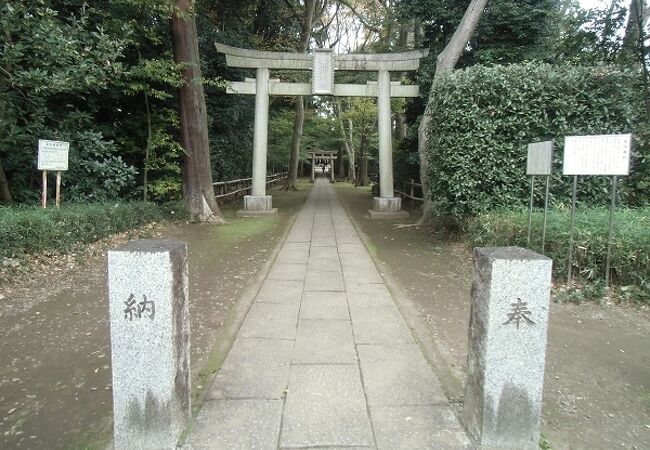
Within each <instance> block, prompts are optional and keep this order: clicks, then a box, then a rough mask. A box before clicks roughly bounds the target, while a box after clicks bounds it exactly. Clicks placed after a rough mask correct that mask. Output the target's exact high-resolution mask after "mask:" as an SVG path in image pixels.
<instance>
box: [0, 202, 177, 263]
mask: <svg viewBox="0 0 650 450" xmlns="http://www.w3.org/2000/svg"><path fill="white" fill-rule="evenodd" d="M188 217H189V215H188V213H187V210H186V209H185V207H184V206H183V205H182V204H180V203H170V204H166V205H157V204H154V203H144V202H127V203H90V204H83V205H82V204H78V205H74V204H71V205H66V206H64V207H62V208H60V209H57V208H50V209H41V208H36V207H29V208H25V207H4V208H0V242H2V245H1V246H0V258H1V257H8V258H15V257H22V256H24V255H27V254H31V253H38V252H44V251H56V252H65V251H69V250H71V249H74V248H75V247H76V246H77V245H78V244H84V243H85V244H87V243H91V242H94V241H97V240H99V239H101V238H104V237H107V236H109V235H111V234H114V233H121V232H124V231H128V230H131V229H133V228H136V227H139V226H142V225H145V224H147V223H151V222H157V221H163V220H170V219H185V218H188Z"/></svg>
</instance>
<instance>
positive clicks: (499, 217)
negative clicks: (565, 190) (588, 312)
mask: <svg viewBox="0 0 650 450" xmlns="http://www.w3.org/2000/svg"><path fill="white" fill-rule="evenodd" d="M570 221H571V214H570V211H569V210H568V209H566V208H564V209H559V210H558V209H555V210H551V211H550V212H549V216H548V227H547V232H546V245H545V249H544V250H545V251H544V253H545V254H546V255H547V256H548V257H550V258H552V259H553V271H554V275H555V277H556V279H566V273H567V264H568V261H567V258H568V254H569V230H570ZM542 223H543V213H542V211H541V210H536V211H535V213H534V214H533V233H532V236H531V248H532V249H533V250H536V251H540V250H541V235H542V231H541V230H542ZM608 224H609V209H607V208H585V209H581V210H578V211H577V213H576V223H575V231H574V255H573V273H574V274H575V276H576V277H577V278H578V279H583V280H590V281H597V280H603V278H604V274H605V257H606V254H607V235H608ZM613 230H614V232H613V237H612V257H611V268H612V280H613V281H614V283H615V284H617V285H620V286H637V287H638V288H639V289H641V291H642V292H643V293H644V294H643V296H644V298H645V301H646V302H650V208H648V207H646V208H634V209H629V208H620V209H617V211H616V213H615V216H614V228H613ZM466 232H467V236H468V238H469V241H470V243H471V244H472V245H473V246H478V247H484V246H508V245H518V246H521V247H526V246H527V237H528V211H527V210H525V209H519V210H499V211H493V212H490V213H484V214H479V215H478V216H476V217H475V218H473V219H472V220H470V221H469V223H468V227H467V230H466Z"/></svg>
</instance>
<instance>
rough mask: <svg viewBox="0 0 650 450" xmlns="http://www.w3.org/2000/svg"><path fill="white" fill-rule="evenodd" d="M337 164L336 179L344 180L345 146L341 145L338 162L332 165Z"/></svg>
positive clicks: (337, 155) (337, 157)
mask: <svg viewBox="0 0 650 450" xmlns="http://www.w3.org/2000/svg"><path fill="white" fill-rule="evenodd" d="M334 165H336V177H335V179H336V181H342V180H345V165H344V161H343V147H341V146H339V151H338V153H337V154H336V164H332V166H334Z"/></svg>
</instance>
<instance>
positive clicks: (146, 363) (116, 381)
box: [108, 240, 191, 449]
mask: <svg viewBox="0 0 650 450" xmlns="http://www.w3.org/2000/svg"><path fill="white" fill-rule="evenodd" d="M108 301H109V312H110V328H111V362H112V371H113V422H114V424H113V430H114V446H115V448H116V449H126V448H137V449H161V448H170V449H171V448H176V444H177V442H178V439H179V437H180V435H181V433H182V432H183V430H184V429H185V427H186V425H187V423H188V421H189V419H190V417H191V407H190V318H189V308H188V307H189V300H188V282H187V248H186V245H185V243H184V242H180V241H168V240H141V241H134V242H130V243H128V244H126V245H123V246H122V247H120V248H118V249H117V250H113V251H109V252H108Z"/></svg>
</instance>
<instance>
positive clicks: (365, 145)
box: [359, 126, 368, 186]
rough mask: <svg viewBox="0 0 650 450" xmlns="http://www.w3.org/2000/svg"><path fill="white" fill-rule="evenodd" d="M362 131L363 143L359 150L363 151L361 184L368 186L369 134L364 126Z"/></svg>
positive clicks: (360, 169)
mask: <svg viewBox="0 0 650 450" xmlns="http://www.w3.org/2000/svg"><path fill="white" fill-rule="evenodd" d="M362 130H363V131H362V132H361V143H360V144H359V152H360V153H361V162H360V163H359V186H368V136H367V133H366V130H365V126H363V128H362Z"/></svg>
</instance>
